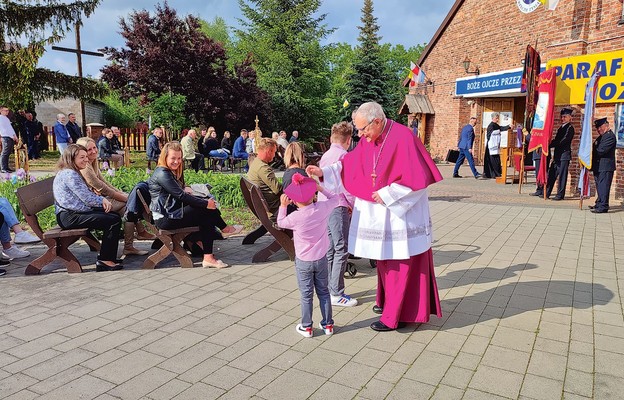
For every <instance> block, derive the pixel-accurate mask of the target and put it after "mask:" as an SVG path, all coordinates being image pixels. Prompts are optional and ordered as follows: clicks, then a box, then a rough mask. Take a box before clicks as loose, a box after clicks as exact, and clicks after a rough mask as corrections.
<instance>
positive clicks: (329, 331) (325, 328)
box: [319, 322, 334, 336]
mask: <svg viewBox="0 0 624 400" xmlns="http://www.w3.org/2000/svg"><path fill="white" fill-rule="evenodd" d="M319 328H321V329H322V330H323V331H325V334H326V335H328V336H329V335H333V334H334V324H327V325H325V326H323V324H321V323H320V322H319Z"/></svg>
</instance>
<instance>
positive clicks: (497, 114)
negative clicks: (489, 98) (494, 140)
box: [492, 112, 500, 119]
mask: <svg viewBox="0 0 624 400" xmlns="http://www.w3.org/2000/svg"><path fill="white" fill-rule="evenodd" d="M496 117H500V114H499V113H497V112H493V113H492V119H494V118H496Z"/></svg>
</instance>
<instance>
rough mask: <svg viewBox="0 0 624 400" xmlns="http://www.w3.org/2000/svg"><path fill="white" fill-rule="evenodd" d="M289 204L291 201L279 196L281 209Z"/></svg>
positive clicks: (286, 197)
mask: <svg viewBox="0 0 624 400" xmlns="http://www.w3.org/2000/svg"><path fill="white" fill-rule="evenodd" d="M291 203H292V201H291V200H290V199H289V198H288V196H286V195H285V194H283V195H281V196H280V204H281V205H282V207H286V206H288V205H289V204H291Z"/></svg>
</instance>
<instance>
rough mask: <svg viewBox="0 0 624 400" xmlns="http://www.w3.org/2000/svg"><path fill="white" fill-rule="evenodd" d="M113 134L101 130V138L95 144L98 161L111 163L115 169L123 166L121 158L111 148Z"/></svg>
mask: <svg viewBox="0 0 624 400" xmlns="http://www.w3.org/2000/svg"><path fill="white" fill-rule="evenodd" d="M114 137H115V134H114V133H113V131H111V130H110V129H108V128H104V129H102V137H101V138H100V140H99V141H98V143H97V147H98V153H99V158H100V160H106V161H109V160H110V161H112V162H114V163H115V165H116V166H117V168H119V167H121V166H122V165H123V156H121V155H119V154H117V151H116V150H115V149H114V148H113V138H114Z"/></svg>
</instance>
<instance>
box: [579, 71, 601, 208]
mask: <svg viewBox="0 0 624 400" xmlns="http://www.w3.org/2000/svg"><path fill="white" fill-rule="evenodd" d="M599 79H600V73H599V72H598V71H596V72H594V75H592V77H591V78H590V79H589V81H587V86H586V87H585V112H584V117H583V129H582V130H581V140H580V143H579V151H578V158H579V163H580V164H581V176H580V178H579V184H578V187H579V189H580V191H581V199H582V198H585V197H589V173H588V170H589V169H591V167H592V132H593V128H592V125H593V121H594V108H595V107H596V94H597V93H598V80H599Z"/></svg>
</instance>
